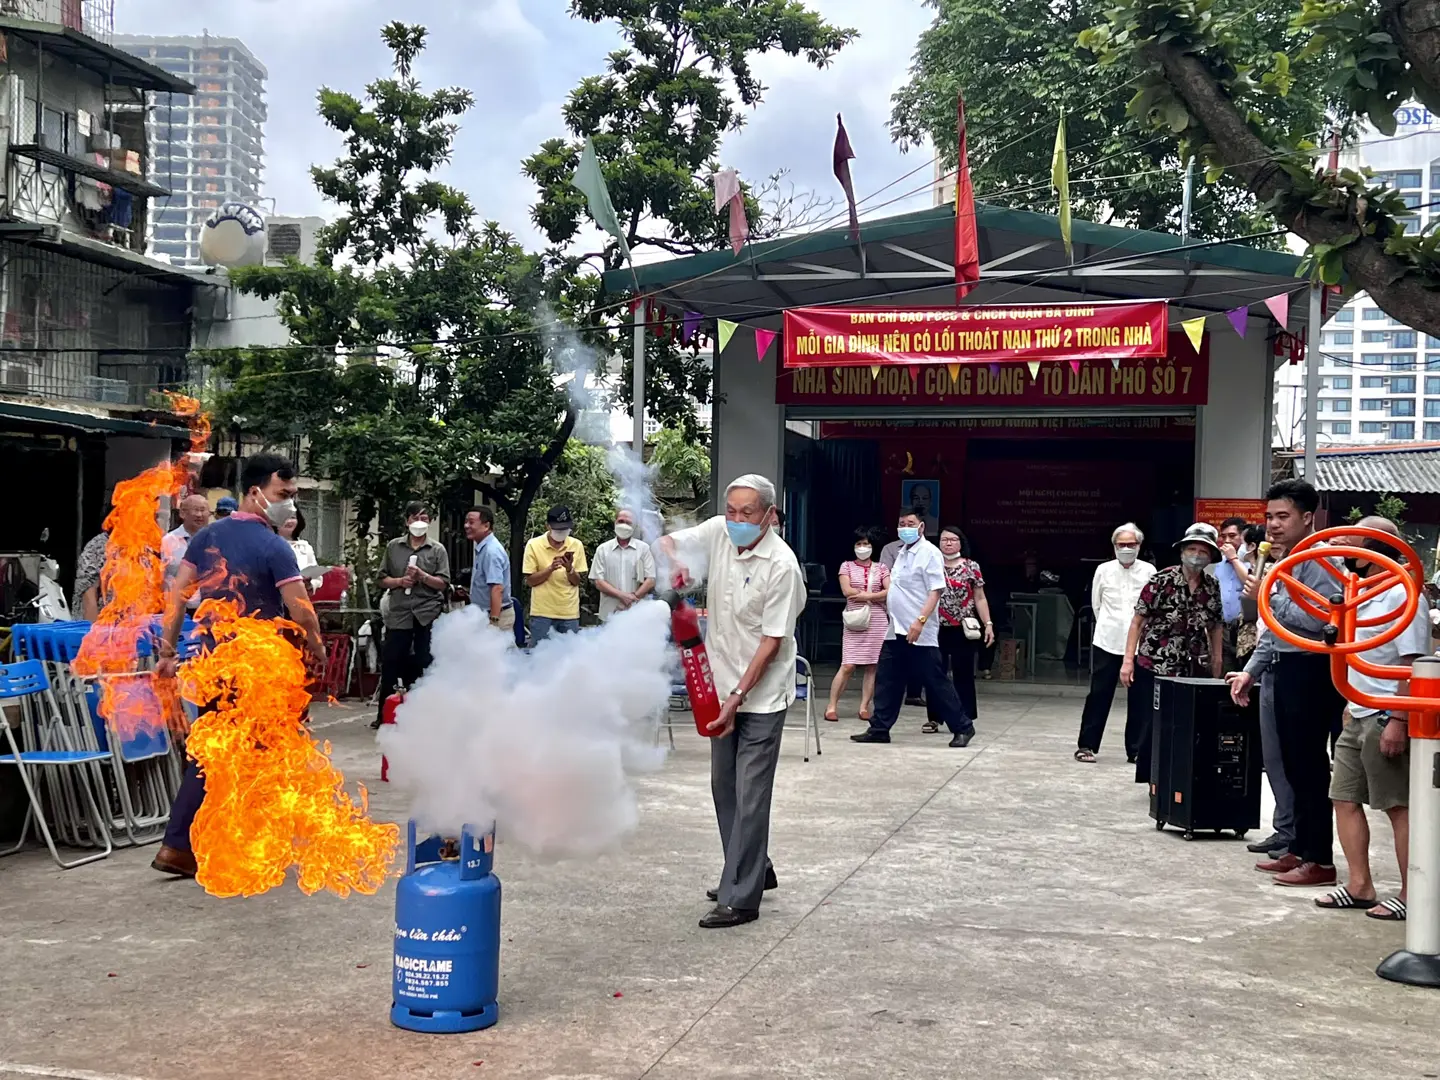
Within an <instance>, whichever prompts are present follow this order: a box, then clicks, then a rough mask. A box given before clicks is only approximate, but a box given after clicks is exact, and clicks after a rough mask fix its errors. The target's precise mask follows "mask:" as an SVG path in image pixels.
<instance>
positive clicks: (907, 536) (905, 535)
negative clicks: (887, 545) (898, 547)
mask: <svg viewBox="0 0 1440 1080" xmlns="http://www.w3.org/2000/svg"><path fill="white" fill-rule="evenodd" d="M919 539H920V530H919V529H912V528H910V527H908V526H905V525H902V526H900V542H901V543H902V544H913V543H915V541H916V540H919Z"/></svg>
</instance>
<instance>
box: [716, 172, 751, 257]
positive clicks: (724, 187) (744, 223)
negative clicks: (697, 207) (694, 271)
mask: <svg viewBox="0 0 1440 1080" xmlns="http://www.w3.org/2000/svg"><path fill="white" fill-rule="evenodd" d="M727 204H728V205H729V207H730V250H731V251H732V252H733V253H734V254H736V255H739V254H740V249H741V248H743V247H744V246H745V241H747V240H749V239H750V222H749V221H748V220H747V219H746V217H745V196H744V194H743V193H742V192H741V190H740V173H739V172H737V171H736V170H735V169H720V170H719V171H717V172H716V173H715V212H716V213H717V214H718V213H719V212H720V211H721V210H723V209H724V208H725V206H726V205H727Z"/></svg>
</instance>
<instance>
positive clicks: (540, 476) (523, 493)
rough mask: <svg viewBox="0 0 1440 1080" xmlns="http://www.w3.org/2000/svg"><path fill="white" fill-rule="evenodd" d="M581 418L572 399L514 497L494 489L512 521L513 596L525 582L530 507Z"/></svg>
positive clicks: (511, 580) (507, 517)
mask: <svg viewBox="0 0 1440 1080" xmlns="http://www.w3.org/2000/svg"><path fill="white" fill-rule="evenodd" d="M579 418H580V414H579V411H578V410H577V409H576V408H575V405H574V403H573V402H572V403H571V404H570V406H569V408H567V409H566V410H565V417H564V419H562V420H561V421H560V428H559V430H558V431H556V432H555V437H554V438H553V439H551V440H550V445H549V446H547V447H546V448H545V452H544V453H543V454H541V455H540V459H539V461H537V462H536V463H535V465H534V466H532V467H531V468H529V469H527V470H526V472H525V479H524V481H523V482H522V483H521V485H520V490H519V491H518V492H516V493H515V495H514V497H513V498H512V497H511V496H510V495H508V494H506V493H505V492H502V491H494V490H492V491H491V495H492V496H493V497H494V499H495V502H496V504H497V505H498V506H499V507H500V509H501V510H503V511H504V512H505V519H506V520H507V521H509V522H510V548H509V551H510V583H511V584H510V591H511V594H512V595H514V596H517V597H518V596H519V595H520V590H521V588H522V587H523V586H524V584H525V576H524V574H523V573H522V572H521V567H522V565H523V563H524V559H525V545H526V543H528V542H529V540H530V537H529V535H528V533H529V526H528V524H527V523H528V522H529V520H530V507H532V506H534V505H535V497H536V496H537V495H539V494H540V485H541V484H543V483H544V482H545V477H547V476H549V475H550V470H551V469H553V468H555V463H556V462H557V461H559V460H560V455H561V454H563V453H564V452H565V444H566V443H568V442H569V441H570V436H571V435H572V434H573V433H574V431H575V423H576V421H577V420H578V419H579Z"/></svg>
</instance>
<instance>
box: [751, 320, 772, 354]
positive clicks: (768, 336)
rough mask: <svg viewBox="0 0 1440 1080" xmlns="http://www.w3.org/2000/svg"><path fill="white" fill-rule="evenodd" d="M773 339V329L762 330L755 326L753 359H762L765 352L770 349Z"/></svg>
mask: <svg viewBox="0 0 1440 1080" xmlns="http://www.w3.org/2000/svg"><path fill="white" fill-rule="evenodd" d="M774 341H775V331H774V330H762V329H760V327H758V326H757V327H756V328H755V359H756V360H764V359H765V354H766V353H768V352H769V351H770V346H771V344H772V343H773V342H774Z"/></svg>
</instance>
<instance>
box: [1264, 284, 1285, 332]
mask: <svg viewBox="0 0 1440 1080" xmlns="http://www.w3.org/2000/svg"><path fill="white" fill-rule="evenodd" d="M1265 306H1266V307H1267V308H1269V309H1270V314H1271V315H1273V316H1274V317H1275V321H1276V322H1278V323H1279V324H1280V329H1281V330H1289V329H1290V294H1289V293H1281V294H1280V295H1279V296H1267V297H1266V298H1265Z"/></svg>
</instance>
